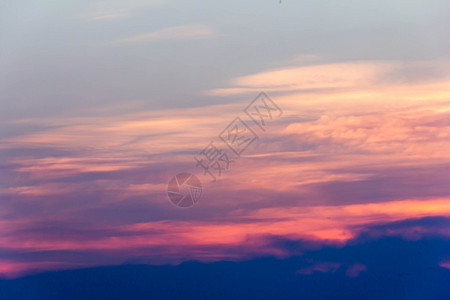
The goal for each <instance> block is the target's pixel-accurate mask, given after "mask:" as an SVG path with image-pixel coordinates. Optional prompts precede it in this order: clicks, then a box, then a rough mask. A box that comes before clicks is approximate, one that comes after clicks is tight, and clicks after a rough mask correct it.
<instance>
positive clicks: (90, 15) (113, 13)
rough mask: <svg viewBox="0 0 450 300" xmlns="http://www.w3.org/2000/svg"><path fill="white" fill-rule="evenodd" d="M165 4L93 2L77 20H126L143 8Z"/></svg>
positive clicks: (136, 0)
mask: <svg viewBox="0 0 450 300" xmlns="http://www.w3.org/2000/svg"><path fill="white" fill-rule="evenodd" d="M166 2H167V1H166V0H150V1H141V0H132V1H126V2H124V1H116V0H113V1H104V2H94V3H92V4H91V5H88V6H87V12H85V13H83V14H82V15H81V16H79V18H80V19H82V20H85V21H101V20H114V19H126V18H129V17H132V16H133V15H134V14H135V13H136V11H138V10H139V9H142V8H143V7H147V6H153V5H160V4H164V3H166Z"/></svg>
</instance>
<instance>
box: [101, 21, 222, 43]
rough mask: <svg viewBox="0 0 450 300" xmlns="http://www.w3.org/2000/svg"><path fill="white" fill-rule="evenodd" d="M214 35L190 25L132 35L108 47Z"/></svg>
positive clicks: (207, 30) (209, 30)
mask: <svg viewBox="0 0 450 300" xmlns="http://www.w3.org/2000/svg"><path fill="white" fill-rule="evenodd" d="M213 34H214V30H213V29H212V28H211V27H209V26H206V25H202V24H190V25H181V26H173V27H167V28H163V29H158V30H155V31H152V32H149V33H143V34H138V35H133V36H130V37H127V38H122V39H118V40H114V41H111V42H109V43H107V44H109V45H122V44H129V43H139V42H152V41H156V40H177V39H195V38H204V37H210V36H212V35H213Z"/></svg>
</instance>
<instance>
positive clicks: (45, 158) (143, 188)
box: [0, 0, 450, 278]
mask: <svg viewBox="0 0 450 300" xmlns="http://www.w3.org/2000/svg"><path fill="white" fill-rule="evenodd" d="M449 28H450V4H449V2H448V1H444V0H442V1H439V0H436V1H394V2H393V1H375V0H370V1H347V0H346V1H317V2H316V1H289V0H283V1H282V3H281V4H280V3H279V1H278V0H263V1H253V0H252V1H241V0H240V1H236V0H231V1H226V2H225V1H224V2H219V1H198V0H194V1H177V0H154V1H153V0H152V1H150V0H149V1H139V0H133V1H116V0H113V1H87V0H83V1H59V2H57V1H44V0H40V1H33V2H28V1H12V0H11V1H3V2H2V4H0V101H1V102H0V117H1V118H0V122H1V130H0V169H1V172H0V198H1V200H0V277H2V278H16V277H20V276H23V275H28V274H32V273H36V272H43V271H50V270H64V269H78V268H84V267H96V266H112V265H120V264H123V263H132V264H151V265H163V264H173V265H176V264H179V263H182V262H185V261H192V260H195V261H200V262H216V261H230V260H231V261H242V260H247V259H254V258H258V257H267V256H269V257H276V258H287V257H291V256H293V255H301V254H302V253H303V251H304V250H302V251H301V252H302V253H300V252H299V251H297V250H296V249H291V248H286V247H278V246H276V245H275V244H274V243H273V239H274V238H283V239H287V240H291V241H296V240H308V241H311V242H314V243H319V244H326V245H330V244H331V245H340V247H345V246H346V245H347V243H348V241H351V240H353V239H355V238H357V237H358V236H360V235H361V234H362V233H364V232H366V231H367V230H368V228H374V226H382V225H384V224H390V223H395V222H407V221H408V220H419V219H422V218H444V219H445V218H448V217H450V172H449V170H450V152H449V149H450V39H449V35H448V30H449ZM260 92H265V93H266V94H267V95H268V96H269V97H270V98H271V99H272V100H273V102H274V103H276V105H278V106H279V107H280V108H281V109H282V111H283V114H282V116H281V117H279V118H276V119H275V120H273V121H271V122H270V124H268V125H267V128H266V131H265V132H263V131H262V130H261V129H260V128H258V127H257V126H255V124H254V123H252V122H251V121H249V120H248V119H247V120H246V121H248V123H247V124H248V125H249V126H251V129H252V130H254V132H255V133H256V134H257V135H258V138H257V140H256V141H255V142H254V143H252V144H251V145H250V146H249V147H248V148H247V149H246V151H245V152H244V153H243V154H242V155H241V157H240V158H239V159H237V160H236V161H235V162H234V163H232V164H231V165H230V168H229V170H227V171H226V172H225V173H223V174H222V176H220V177H219V178H218V179H217V181H216V182H211V178H210V177H208V176H207V175H205V174H204V173H203V171H202V169H201V168H199V167H196V161H195V160H194V156H196V155H197V154H198V153H199V152H200V151H201V150H202V149H204V148H205V147H206V146H207V145H208V144H209V143H210V142H211V141H213V140H215V141H217V145H219V146H222V147H224V148H226V146H225V145H224V144H220V143H219V141H220V139H218V135H219V134H220V133H221V132H222V131H223V130H224V128H225V127H227V125H228V124H229V123H230V122H231V121H233V119H235V118H236V117H241V118H242V119H245V117H246V115H245V113H244V109H245V107H246V106H247V105H248V104H249V103H250V102H251V101H252V100H253V99H255V97H256V96H258V94H259V93H260ZM181 172H190V173H193V174H195V175H196V176H197V177H198V178H199V179H200V180H201V182H202V186H203V193H202V197H201V199H200V200H199V202H198V203H197V204H196V205H194V206H193V207H190V208H187V209H179V208H177V207H175V206H174V205H172V204H171V203H170V201H169V199H168V197H167V183H168V181H169V180H170V178H171V177H172V176H174V175H176V174H178V173H181ZM402 224H403V223H402ZM404 224H407V225H405V226H399V227H396V228H391V229H389V230H379V231H376V232H372V234H374V235H380V236H397V237H401V238H402V239H404V240H408V241H409V240H414V241H417V240H422V239H426V238H427V237H428V236H430V235H432V236H438V237H439V238H440V239H441V240H443V241H447V242H448V240H449V238H450V228H449V226H448V224H449V223H448V222H447V223H446V222H443V223H442V225H439V223H437V225H436V226H425V225H423V224H422V223H420V222H419V223H414V222H412V223H404ZM408 224H409V225H408ZM421 224H422V225H421ZM333 263H337V266H338V265H339V264H338V263H339V262H333ZM354 263H355V265H354V266H356V267H353V269H351V270H350V271H348V272H347V274H349V276H353V275H355V274H356V276H358V274H359V273H360V272H364V271H365V270H367V266H365V265H364V264H362V263H361V262H359V261H355V262H354ZM333 266H334V265H333V264H331V265H330V262H327V263H326V264H325V265H324V264H323V262H317V263H316V264H315V265H314V264H313V265H312V266H311V267H310V268H309V269H308V268H307V269H302V270H299V273H300V274H309V273H311V272H312V270H322V271H323V270H325V271H323V272H328V271H329V270H332V269H333V268H334V267H333ZM436 267H440V268H445V269H450V253H449V255H448V256H446V257H445V256H442V257H440V258H439V260H438V261H436ZM355 268H356V269H355ZM355 270H356V271H355Z"/></svg>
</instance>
